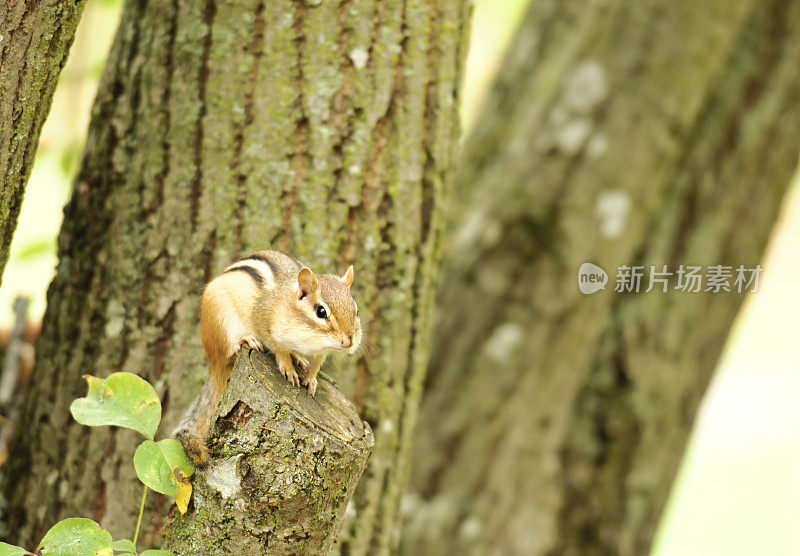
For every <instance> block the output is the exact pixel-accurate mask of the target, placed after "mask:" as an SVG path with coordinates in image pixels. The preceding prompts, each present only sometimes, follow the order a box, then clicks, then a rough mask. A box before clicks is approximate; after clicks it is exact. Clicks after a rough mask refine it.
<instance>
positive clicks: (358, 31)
mask: <svg viewBox="0 0 800 556" xmlns="http://www.w3.org/2000/svg"><path fill="white" fill-rule="evenodd" d="M469 15H470V3H469V2H468V1H467V0H457V1H454V2H442V1H437V0H384V1H382V2H373V1H372V0H331V1H324V2H310V1H294V0H276V1H274V2H269V3H267V2H264V1H263V0H234V1H225V2H220V1H216V0H204V1H198V2H173V1H171V0H147V1H145V0H128V1H127V2H126V4H125V8H124V10H123V15H122V19H121V21H120V26H119V30H118V32H117V36H116V39H115V43H114V46H113V47H112V51H111V54H110V57H109V60H108V63H107V64H106V68H105V73H104V75H103V78H102V81H101V84H100V88H99V90H98V95H97V100H96V102H95V105H94V108H93V115H92V122H91V124H90V129H89V134H88V139H87V144H86V150H85V153H84V158H83V161H82V165H81V169H80V171H79V173H78V177H77V179H76V181H75V184H74V188H73V195H72V198H71V200H70V202H69V204H68V206H67V208H66V210H65V218H64V223H63V226H62V229H61V233H60V236H59V242H58V253H59V266H58V269H57V272H56V277H55V279H54V281H53V283H52V284H51V286H50V289H49V291H48V303H47V311H46V314H45V317H44V322H43V328H42V335H41V337H40V339H39V342H38V344H37V361H36V368H35V371H34V376H35V377H36V378H35V381H34V384H33V385H32V386H31V388H30V390H29V393H28V396H27V398H26V401H25V404H24V409H23V418H24V422H25V423H26V425H27V426H26V427H25V429H24V430H22V431H21V432H20V435H19V436H18V438H17V439H16V440H15V442H14V444H13V446H12V447H11V450H12V452H13V454H12V455H11V457H10V460H9V463H10V465H9V466H8V468H7V469H5V468H4V477H5V480H4V483H3V488H4V491H5V494H6V498H7V500H8V502H9V508H10V512H11V513H10V518H9V519H10V520H11V524H10V525H11V529H12V531H13V532H14V534H13V536H14V540H15V541H17V543H18V544H25V545H32V544H34V543H36V542H38V540H39V539H40V538H41V535H42V534H43V533H44V531H46V530H47V528H48V527H49V526H51V525H52V524H53V523H55V522H56V521H57V520H58V519H60V518H62V517H66V516H75V515H81V516H86V517H92V518H94V519H96V520H97V521H99V522H102V523H103V524H104V525H105V526H106V527H108V529H109V531H110V532H111V533H112V534H113V535H114V536H115V538H116V537H121V536H126V535H129V534H130V531H131V530H132V528H133V526H134V525H135V521H136V504H135V503H134V504H119V503H117V501H120V500H136V499H137V497H138V494H137V491H136V489H135V488H134V487H135V485H136V480H135V475H134V473H133V469H132V466H131V465H130V460H131V457H132V455H133V450H134V449H135V446H136V444H135V439H134V438H133V437H132V436H128V435H126V434H125V433H124V432H120V431H116V430H88V429H86V428H85V427H80V426H78V425H76V424H74V423H72V422H71V420H70V417H69V413H68V411H67V409H68V406H69V403H70V401H71V400H72V399H73V398H75V397H78V396H80V395H81V391H82V390H83V388H84V387H83V385H82V384H81V379H80V376H81V374H83V373H86V372H87V371H90V372H92V373H93V374H97V375H100V376H103V375H104V374H107V373H110V372H112V371H131V372H135V373H137V374H139V375H140V376H142V377H144V378H146V379H147V380H149V381H150V382H152V383H153V384H154V385H155V387H156V390H157V391H158V393H159V395H160V396H161V397H162V400H163V401H162V403H163V407H164V421H163V425H162V427H163V430H167V431H168V430H171V429H172V428H173V427H174V426H175V425H176V424H177V420H178V419H179V418H180V415H181V414H182V413H183V411H184V410H185V409H186V408H187V407H188V405H189V403H190V402H191V400H192V398H193V397H194V396H195V395H196V394H197V393H198V392H199V391H200V388H201V385H202V381H203V380H204V378H205V376H206V374H207V364H206V361H205V356H204V354H203V349H202V346H201V345H200V334H199V330H198V326H197V324H198V317H199V299H200V293H201V291H202V287H203V284H204V283H206V282H207V281H209V280H210V279H211V278H213V276H214V275H216V274H217V273H218V272H221V271H222V270H223V269H224V268H225V267H226V266H227V265H228V264H229V263H230V262H231V261H232V260H234V259H236V258H238V257H240V256H242V255H245V254H247V253H249V252H252V251H256V250H261V249H265V248H279V249H282V250H285V251H288V252H290V253H292V254H293V255H295V256H297V257H298V258H300V259H301V260H302V261H303V262H305V263H306V264H309V265H311V267H312V268H313V269H314V270H315V271H317V272H337V273H339V274H341V273H342V272H343V271H344V269H345V268H347V265H348V264H351V263H352V264H354V265H355V267H356V279H355V283H354V284H353V294H354V296H355V298H356V300H357V301H358V304H359V309H360V313H361V315H362V319H363V322H364V323H365V325H366V326H365V334H364V344H365V348H364V350H363V352H362V353H361V354H359V356H357V357H354V358H350V359H345V360H341V361H337V360H335V358H334V360H333V361H332V365H331V366H332V367H334V369H335V371H334V372H335V373H336V375H337V378H338V382H339V384H340V385H341V389H342V392H343V393H344V394H345V395H346V396H347V397H348V398H349V399H352V400H353V401H354V403H355V405H356V407H357V408H358V410H359V413H360V415H361V416H362V417H363V418H364V419H365V420H366V421H368V422H369V423H370V425H371V426H372V429H373V431H374V433H375V448H374V457H373V458H372V461H371V463H370V465H369V467H368V469H367V471H366V472H365V473H364V477H363V478H362V480H361V482H360V484H359V488H358V492H357V493H356V495H355V497H354V501H353V512H352V514H351V515H352V517H353V519H349V520H348V521H347V523H346V524H345V531H344V532H343V534H342V539H341V542H342V543H345V544H347V546H348V550H350V551H351V553H366V552H368V551H386V550H388V549H389V548H390V547H391V546H392V545H393V544H394V543H396V541H397V538H398V531H399V520H398V518H397V513H398V508H399V505H400V495H401V494H402V492H403V490H404V486H405V483H406V480H407V476H408V456H409V453H408V448H409V446H410V439H411V433H412V431H413V429H414V426H415V423H416V410H417V405H418V402H419V397H420V391H421V383H422V380H423V378H424V373H425V368H426V361H427V355H428V345H429V340H428V335H429V331H430V316H431V312H432V297H433V291H434V284H435V282H436V279H437V276H438V268H439V260H440V251H439V237H440V232H441V226H442V218H441V215H442V212H443V208H444V206H445V205H446V203H447V201H448V198H449V180H450V174H451V170H452V166H453V162H454V153H455V150H456V146H457V143H458V113H457V108H458V97H459V95H458V91H459V86H460V76H461V68H462V64H463V57H464V54H465V51H466V39H467V36H468V31H469ZM364 52H366V59H364ZM90 478H91V480H89V479H90ZM48 481H49V482H48ZM53 485H56V486H57V488H54V486H53ZM43 500H46V503H45V504H42V503H41V502H42V501H43ZM166 509H167V508H166V501H165V500H164V499H162V498H158V497H154V499H153V503H152V505H151V508H150V509H149V510H148V512H149V515H151V516H152V519H148V520H146V524H147V529H146V531H145V535H144V539H145V543H146V544H157V543H158V541H159V539H158V536H157V534H154V531H157V529H158V526H159V523H160V521H159V520H160V516H162V515H164V514H166Z"/></svg>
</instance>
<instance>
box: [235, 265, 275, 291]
mask: <svg viewBox="0 0 800 556" xmlns="http://www.w3.org/2000/svg"><path fill="white" fill-rule="evenodd" d="M242 266H249V267H250V268H254V269H256V270H257V271H258V273H259V274H260V275H261V276H262V278H264V286H263V287H264V288H266V289H268V290H271V289H272V288H274V287H275V275H274V273H273V272H272V269H271V268H270V266H269V265H268V264H267V263H265V262H264V261H260V260H258V259H242V260H241V261H236V262H235V263H233V264H232V265H230V266H229V267H228V268H226V269H225V272H228V271H229V270H233V269H235V268H239V267H242Z"/></svg>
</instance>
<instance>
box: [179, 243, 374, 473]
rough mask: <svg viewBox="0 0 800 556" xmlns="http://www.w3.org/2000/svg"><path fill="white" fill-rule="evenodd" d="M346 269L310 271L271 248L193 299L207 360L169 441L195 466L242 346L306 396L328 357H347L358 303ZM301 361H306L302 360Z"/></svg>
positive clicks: (353, 344) (357, 327)
mask: <svg viewBox="0 0 800 556" xmlns="http://www.w3.org/2000/svg"><path fill="white" fill-rule="evenodd" d="M353 276H354V271H353V267H352V265H351V266H350V267H349V268H348V269H347V271H346V272H345V273H344V275H343V276H336V275H334V274H314V272H312V271H311V270H310V269H309V268H308V267H307V266H305V265H303V264H302V263H301V262H300V261H298V260H297V259H295V258H294V257H291V256H289V255H285V254H284V253H281V252H279V251H259V252H257V253H253V254H252V255H248V256H246V257H244V258H242V259H240V260H238V261H236V262H235V263H233V264H231V265H230V266H229V267H228V268H226V269H225V270H224V271H223V272H222V274H220V275H219V276H217V277H216V278H214V279H213V280H211V282H209V283H208V284H207V285H206V287H205V290H204V291H203V297H202V299H201V302H200V333H201V337H202V341H203V348H204V349H205V351H206V355H207V356H208V362H209V367H210V368H209V372H208V379H207V381H206V383H205V386H204V387H203V390H202V392H201V393H200V395H199V396H197V398H196V399H195V400H194V402H193V403H192V405H191V407H189V410H188V411H187V412H186V414H185V415H184V416H183V419H182V420H181V423H180V425H178V428H177V429H175V431H174V433H173V436H174V437H175V438H177V439H178V440H180V441H181V443H182V444H183V445H184V447H185V448H186V452H187V454H188V455H189V457H190V458H191V459H192V460H194V462H195V463H197V464H200V465H202V464H204V463H205V462H206V461H207V458H208V453H207V449H206V446H205V435H206V432H208V428H209V425H210V424H211V417H212V416H213V415H214V412H215V411H216V409H217V405H218V404H219V400H220V396H221V394H222V390H223V388H225V385H226V384H227V382H228V377H230V374H231V371H232V370H233V363H234V361H235V359H236V355H237V354H238V353H239V350H240V349H241V347H242V346H243V345H244V344H247V345H248V346H250V348H251V349H255V350H258V351H264V349H265V348H266V349H269V350H270V351H271V352H272V353H273V354H274V355H275V360H276V362H277V364H278V369H279V370H280V372H281V374H283V376H285V377H286V379H287V380H288V381H289V382H290V383H292V384H293V385H295V386H300V383H301V380H300V377H299V376H298V374H297V371H295V368H294V365H293V362H294V363H297V365H298V366H299V367H300V368H301V369H302V370H303V371H304V376H303V379H302V384H303V386H305V387H307V388H308V393H309V394H311V395H312V396H313V395H314V394H315V393H316V391H317V373H319V370H320V367H321V366H322V363H323V362H324V361H325V358H326V357H327V356H328V355H329V354H332V353H348V354H352V353H353V352H355V351H356V349H358V346H359V345H360V343H361V321H360V320H359V318H358V305H356V302H355V300H354V299H353V297H352V295H350V285H351V284H352V283H353ZM306 358H307V359H306Z"/></svg>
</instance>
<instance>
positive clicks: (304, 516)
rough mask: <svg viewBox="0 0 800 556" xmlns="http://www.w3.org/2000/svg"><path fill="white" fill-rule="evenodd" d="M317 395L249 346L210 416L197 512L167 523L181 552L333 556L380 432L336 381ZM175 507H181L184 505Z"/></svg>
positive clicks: (172, 544)
mask: <svg viewBox="0 0 800 556" xmlns="http://www.w3.org/2000/svg"><path fill="white" fill-rule="evenodd" d="M319 386H320V387H319V389H318V390H317V394H316V396H315V397H314V398H312V397H311V396H310V395H308V393H307V392H303V391H302V390H300V389H298V388H295V387H293V386H292V385H291V384H289V383H288V382H287V381H286V379H285V378H284V377H283V376H282V375H281V374H280V372H278V369H277V367H276V366H275V359H274V357H272V356H271V355H262V354H260V353H258V352H250V351H249V350H247V349H246V348H245V349H243V351H242V353H241V355H240V356H239V358H238V359H237V361H236V365H235V367H234V369H233V372H232V373H231V378H230V381H229V382H228V386H227V388H226V389H225V393H224V394H223V396H222V402H221V403H220V406H219V408H218V410H217V414H216V415H215V416H214V420H213V421H212V429H211V430H212V433H211V440H210V444H211V451H210V455H211V461H210V463H209V465H208V466H207V467H206V468H204V469H202V470H199V471H198V476H197V477H196V478H195V479H194V481H193V483H194V488H193V490H192V504H191V507H190V509H189V512H188V513H187V514H186V515H184V516H180V514H179V515H178V517H177V518H175V519H174V520H173V521H172V524H171V525H170V526H169V528H168V529H167V535H166V539H165V544H164V547H165V548H168V549H169V550H172V551H173V552H175V553H176V554H181V555H189V554H203V555H205V554H327V553H328V552H329V551H330V550H331V547H332V546H333V543H334V542H335V541H336V538H337V536H338V534H339V531H340V530H341V528H342V525H343V524H344V517H345V511H346V509H347V504H348V502H349V500H350V497H351V496H352V494H353V491H354V489H355V487H356V484H358V479H359V478H360V477H361V473H362V472H363V471H364V468H365V466H366V465H367V461H368V460H369V455H370V452H371V447H372V446H373V442H374V439H373V436H372V431H371V430H370V428H369V425H367V424H366V423H364V422H363V421H362V420H361V419H360V418H359V416H358V412H357V411H356V408H355V407H354V406H353V404H351V403H350V402H349V401H347V399H346V398H345V397H344V396H343V395H342V394H341V393H340V392H339V391H338V390H337V389H336V388H335V387H333V386H332V385H331V384H330V383H329V382H327V381H320V385H319ZM176 513H177V512H176Z"/></svg>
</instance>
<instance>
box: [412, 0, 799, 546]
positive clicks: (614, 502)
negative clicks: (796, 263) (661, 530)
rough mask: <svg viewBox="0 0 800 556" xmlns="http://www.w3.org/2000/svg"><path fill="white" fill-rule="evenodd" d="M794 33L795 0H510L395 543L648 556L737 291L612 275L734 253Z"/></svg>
mask: <svg viewBox="0 0 800 556" xmlns="http://www.w3.org/2000/svg"><path fill="white" fill-rule="evenodd" d="M798 25H800V2H796V1H783V0H770V1H766V2H763V1H745V2H736V3H730V2H726V1H719V2H717V1H714V2H702V3H696V2H695V3H676V2H672V1H669V0H664V1H657V2H646V3H642V2H628V1H625V0H619V1H610V2H590V1H575V0H573V1H562V0H544V1H537V2H532V3H531V7H530V13H529V15H528V17H527V19H526V21H525V22H524V23H523V25H522V27H521V29H520V31H519V34H518V35H517V37H516V39H515V40H514V41H513V42H512V44H511V46H510V48H509V52H508V55H507V58H506V60H505V62H504V64H503V66H502V69H501V73H500V76H499V79H498V82H497V84H496V86H495V88H494V91H493V93H492V94H491V95H490V98H489V99H488V103H487V105H486V111H485V112H484V113H483V115H482V118H481V119H480V121H479V122H478V124H477V126H476V128H475V131H474V133H473V135H472V137H471V138H470V139H469V140H468V142H467V145H466V148H465V151H464V155H463V157H462V164H461V166H460V167H459V172H458V176H457V179H456V194H455V197H456V198H458V199H460V200H462V202H461V203H460V206H459V208H460V210H459V212H458V214H459V215H460V219H459V220H460V221H459V227H458V229H457V231H456V233H455V235H454V237H453V238H452V242H451V243H450V244H449V245H448V246H447V252H448V255H449V256H448V261H447V263H446V265H445V270H444V271H443V276H445V278H444V281H445V287H444V289H443V290H442V292H441V298H440V306H441V307H442V309H443V310H442V312H441V319H440V321H439V322H438V323H437V325H436V331H437V334H436V336H437V338H436V341H435V345H436V348H435V350H434V353H433V359H432V364H431V369H430V371H429V375H428V376H429V383H428V390H427V397H426V399H425V402H424V404H423V408H422V411H421V416H420V423H424V425H423V426H421V427H420V434H419V439H418V443H417V446H416V449H415V452H414V457H413V458H412V461H414V463H415V466H416V467H415V470H414V474H413V476H412V480H411V485H412V487H413V489H414V491H413V492H412V493H411V494H409V496H408V498H407V504H405V507H406V508H407V509H408V513H407V515H406V519H407V523H408V528H407V531H406V535H405V540H406V541H407V542H406V545H405V548H406V550H407V551H408V552H411V553H413V552H416V553H425V554H438V553H443V551H445V550H447V551H450V552H457V553H464V554H486V553H502V554H526V555H527V554H622V555H636V554H645V553H647V551H648V549H649V545H650V542H651V539H652V536H653V532H654V530H655V528H656V526H657V523H658V520H659V516H660V513H661V510H662V507H663V505H664V502H665V499H666V497H667V493H668V491H669V488H670V485H671V483H672V480H673V477H674V475H675V471H676V469H677V467H678V463H679V460H680V457H681V454H682V452H683V449H684V446H685V444H686V440H687V438H688V435H689V432H690V429H691V424H692V421H693V418H694V415H695V412H696V410H697V406H698V403H699V401H700V399H701V396H702V395H703V392H704V391H705V389H706V386H707V384H708V382H709V379H710V377H711V374H712V372H713V370H714V368H715V365H716V363H717V360H718V357H719V354H720V352H721V350H722V347H723V344H724V342H725V340H726V338H727V335H728V331H729V329H730V327H731V324H732V322H733V319H734V317H735V315H736V313H737V311H738V309H739V307H740V305H741V303H742V301H743V299H744V298H745V296H744V295H742V294H738V293H735V291H734V292H732V293H725V292H722V293H716V294H711V293H696V294H692V293H681V292H679V291H678V292H676V291H674V289H672V290H671V291H670V292H668V293H662V292H661V290H660V287H661V286H660V285H658V284H656V291H651V292H650V293H644V290H646V289H647V288H648V286H649V284H648V282H647V279H645V280H643V282H642V293H639V294H617V293H614V291H613V289H614V282H615V279H616V276H615V274H616V269H617V267H619V266H621V265H655V266H656V269H657V270H659V271H660V270H661V265H665V264H666V265H670V267H671V268H670V270H672V271H673V272H674V271H676V270H677V267H678V265H681V264H683V265H701V266H703V267H707V266H711V265H717V264H722V265H732V266H733V267H734V269H735V268H736V266H738V265H740V264H741V265H744V266H745V267H747V268H753V267H755V266H756V264H757V263H758V261H759V259H760V257H761V255H762V252H763V248H764V245H765V244H766V241H767V238H768V237H769V233H770V229H771V227H772V224H773V222H774V221H775V218H776V215H777V213H778V208H779V205H780V201H781V199H782V197H783V194H784V192H785V190H786V188H787V187H788V185H789V183H790V181H791V177H792V174H793V172H794V170H795V168H796V165H797V155H798V147H799V146H800V104H798V102H797V99H798V98H800V73H798V70H797V60H798V59H800V35H798V34H797V33H795V32H793V29H796V28H797V27H798ZM587 261H588V262H593V263H595V264H597V265H599V266H601V267H602V268H604V269H605V270H606V271H607V272H608V273H609V275H610V276H609V278H610V281H609V284H608V285H607V286H606V290H605V291H600V292H598V293H595V294H593V295H591V296H584V295H582V294H581V293H580V292H579V290H578V287H577V273H578V268H579V267H580V265H581V264H582V263H584V262H587ZM703 272H704V273H705V268H704V269H703ZM649 273H650V269H649V268H648V274H649ZM676 283H677V276H673V277H672V288H674V286H675V285H676ZM732 283H733V282H732V280H731V285H732ZM705 287H706V286H705V282H704V286H703V288H705ZM756 295H757V294H756Z"/></svg>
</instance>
